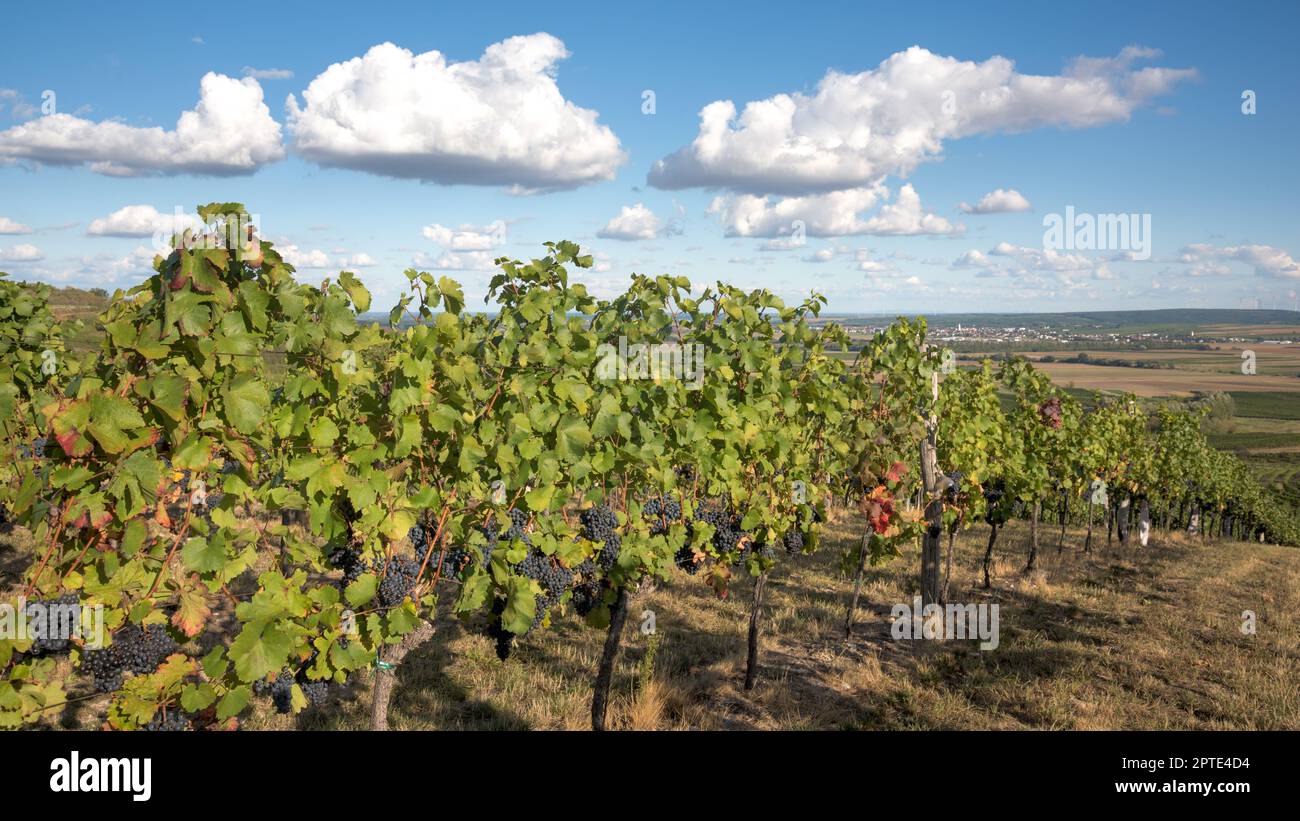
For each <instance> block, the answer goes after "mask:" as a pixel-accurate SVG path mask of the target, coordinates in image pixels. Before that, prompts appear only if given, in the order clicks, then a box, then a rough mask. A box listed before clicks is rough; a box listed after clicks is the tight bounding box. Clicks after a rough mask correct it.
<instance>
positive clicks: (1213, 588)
mask: <svg viewBox="0 0 1300 821" xmlns="http://www.w3.org/2000/svg"><path fill="white" fill-rule="evenodd" d="M855 532H857V522H854V521H844V522H840V523H837V524H834V525H832V526H831V528H830V534H829V535H830V537H831V538H830V539H828V540H827V543H824V544H823V547H822V551H821V552H820V553H819V554H818V555H816V556H804V557H799V558H797V559H795V560H794V561H793V562H790V563H788V564H785V565H784V566H783V567H782V568H781V569H778V570H777V571H776V572H775V573H774V575H773V578H772V580H771V582H770V583H769V586H768V602H769V607H768V609H767V612H766V614H765V620H764V635H763V655H762V670H761V676H760V680H759V684H758V687H757V689H756V690H755V691H753V692H750V693H747V692H745V691H744V689H743V679H744V664H745V630H746V617H747V615H748V609H749V601H750V596H749V590H748V587H747V585H739V586H737V588H736V589H735V591H734V592H733V594H732V598H731V599H729V600H719V599H717V598H715V597H714V596H713V594H712V592H711V591H709V590H708V589H707V588H706V587H704V585H703V584H702V583H701V582H700V581H699V580H697V579H693V578H690V577H687V576H685V575H680V576H677V577H675V578H674V579H673V580H672V582H671V584H668V585H661V586H660V587H659V588H658V589H656V590H654V591H652V592H649V593H646V594H643V595H641V596H638V597H637V598H636V599H635V600H634V602H633V604H632V610H631V613H630V618H629V620H628V630H627V633H626V635H625V640H624V651H623V654H622V656H621V657H620V660H619V664H618V668H617V671H616V675H615V679H614V685H613V697H612V702H611V707H610V723H611V725H612V726H613V727H616V728H620V729H637V730H644V729H830V728H862V729H868V728H914V729H967V728H969V729H1012V728H1043V729H1118V728H1141V729H1156V728H1197V729H1277V728H1291V729H1296V728H1300V664H1298V660H1300V653H1298V652H1297V646H1298V644H1300V625H1298V624H1297V620H1296V613H1297V612H1298V610H1300V608H1298V605H1300V552H1298V551H1296V550H1293V549H1287V548H1277V547H1265V546H1258V545H1244V544H1214V545H1203V544H1201V543H1200V542H1199V541H1196V540H1189V539H1187V538H1185V537H1181V536H1173V537H1168V538H1163V539H1156V540H1153V541H1152V544H1151V546H1149V547H1147V548H1145V549H1143V548H1138V547H1136V546H1133V547H1127V548H1124V549H1123V551H1122V552H1121V551H1120V550H1119V549H1118V547H1116V549H1114V550H1110V551H1108V550H1106V549H1105V548H1104V547H1103V548H1102V549H1101V550H1099V551H1096V552H1094V554H1093V555H1092V556H1082V555H1080V554H1079V553H1078V552H1077V550H1075V549H1074V548H1073V547H1072V546H1073V545H1077V544H1079V543H1081V539H1080V538H1078V535H1079V534H1073V533H1072V534H1070V535H1068V536H1067V539H1066V542H1067V548H1066V550H1065V551H1064V552H1062V553H1059V554H1058V553H1057V551H1056V546H1055V545H1056V542H1055V538H1054V536H1053V537H1050V538H1047V539H1045V549H1044V552H1043V556H1042V558H1043V559H1044V560H1045V561H1044V562H1043V566H1042V569H1041V570H1040V572H1038V573H1036V574H1034V575H1032V576H1029V577H1025V576H1022V575H1021V574H1020V568H1021V567H1022V566H1023V564H1024V560H1025V555H1026V539H1027V534H1026V532H1025V530H1024V528H1018V527H1016V526H1013V527H1012V528H1011V529H1010V532H1009V533H1008V534H1007V537H1006V538H1004V539H1003V538H1000V539H999V542H1000V544H999V550H998V554H999V560H998V563H997V567H996V579H995V583H994V588H993V590H992V591H983V590H980V589H979V588H978V582H979V578H980V576H979V562H980V559H981V558H982V552H983V545H984V543H985V540H986V538H987V531H986V530H985V529H983V528H977V529H975V530H974V531H973V532H972V533H971V534H970V535H968V536H966V537H964V538H962V539H959V540H958V544H957V548H958V549H957V561H956V567H955V570H954V574H953V580H952V597H953V599H954V600H958V601H963V602H989V603H997V604H999V605H1000V614H1001V644H1000V646H999V647H998V648H997V649H996V650H992V651H987V652H984V651H980V650H979V649H978V648H977V646H976V644H975V643H974V642H962V641H954V642H945V643H941V644H938V645H935V646H928V647H927V646H923V645H921V644H913V643H907V642H895V641H893V640H892V639H891V638H890V631H889V623H890V622H889V618H888V616H889V610H890V607H891V606H892V605H893V604H894V603H896V602H905V601H910V598H911V595H912V593H913V592H915V590H916V581H915V575H916V565H917V558H916V556H915V555H914V554H913V555H910V556H908V557H905V558H904V559H900V560H898V561H896V562H894V563H892V564H890V565H887V566H884V567H879V568H874V569H872V570H870V571H869V573H868V578H867V582H866V584H865V586H864V598H863V602H864V606H861V607H860V610H859V614H858V618H857V625H856V628H855V633H854V636H853V638H852V639H850V640H847V641H846V640H845V639H844V637H843V625H844V617H845V611H846V607H847V602H848V598H849V595H850V593H851V585H850V584H849V583H848V582H847V581H846V580H845V579H843V578H842V577H840V576H839V575H838V573H837V572H836V568H837V565H838V552H839V550H841V549H842V548H843V547H844V546H845V545H846V544H848V541H849V540H851V539H853V538H855V535H854V534H855ZM1103 542H1104V537H1103ZM647 610H652V611H654V613H655V616H656V626H657V632H658V647H657V653H656V658H655V663H654V671H653V676H652V677H650V679H649V682H650V683H649V685H648V686H645V687H638V686H637V680H638V678H642V679H644V673H645V670H644V669H643V661H644V657H645V654H646V650H647V644H648V639H647V636H645V635H643V634H642V633H641V632H640V631H639V630H638V629H637V627H638V625H639V623H640V620H641V619H642V618H643V615H642V614H643V613H644V611H647ZM1243 610H1253V611H1254V612H1255V613H1256V614H1257V615H1258V633H1257V634H1256V635H1254V636H1246V635H1243V634H1242V633H1241V631H1240V626H1241V621H1242V619H1241V614H1242V611H1243ZM439 628H440V634H439V635H436V636H435V638H434V640H433V641H432V642H430V644H429V645H427V646H425V647H423V648H421V649H419V650H418V651H416V652H414V653H412V655H411V656H409V657H408V659H407V661H406V663H405V664H404V665H403V667H402V668H401V669H400V671H399V684H398V687H397V688H396V690H395V693H394V698H393V709H392V713H391V715H390V719H391V721H392V723H393V726H394V727H395V728H402V729H506V728H509V729H522V728H533V729H578V728H585V727H586V726H587V724H588V716H589V709H590V702H589V700H590V688H591V680H592V677H593V675H594V671H595V666H596V660H597V658H598V654H599V650H600V644H601V641H602V639H603V634H602V633H600V632H598V631H594V630H590V629H587V628H585V627H583V626H581V625H580V624H578V623H576V621H574V620H568V621H566V622H564V623H561V624H558V625H556V626H555V627H554V628H553V629H552V630H550V631H547V632H541V633H539V634H537V635H533V636H530V637H528V638H527V639H525V640H523V641H521V642H520V643H519V644H518V646H517V649H516V653H515V655H514V656H512V658H511V659H510V660H509V661H508V662H505V663H502V662H500V661H498V660H497V659H496V657H495V655H494V654H493V651H492V645H491V642H490V641H489V640H488V639H486V638H485V637H483V636H481V635H479V634H478V632H477V631H476V630H474V629H472V628H470V629H466V628H465V627H463V626H461V625H460V624H458V623H456V622H454V621H448V620H442V621H440V623H439ZM367 708H368V704H367V696H366V693H365V688H364V686H363V687H361V688H360V692H359V693H358V694H357V700H356V701H355V702H354V703H351V704H344V705H341V706H340V707H339V708H338V709H337V710H333V711H329V712H321V713H316V714H315V715H304V716H301V717H299V718H297V719H289V718H286V717H277V716H265V715H260V716H259V717H258V718H256V719H254V721H253V722H252V723H253V725H254V726H263V727H291V726H299V727H303V728H324V727H331V728H361V727H364V726H365V723H366V721H365V719H366V715H367Z"/></svg>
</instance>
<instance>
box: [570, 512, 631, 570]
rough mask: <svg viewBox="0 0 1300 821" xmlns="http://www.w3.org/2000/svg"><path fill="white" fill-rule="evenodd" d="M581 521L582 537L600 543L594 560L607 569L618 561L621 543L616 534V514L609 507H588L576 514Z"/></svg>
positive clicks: (603, 568) (619, 537)
mask: <svg viewBox="0 0 1300 821" xmlns="http://www.w3.org/2000/svg"><path fill="white" fill-rule="evenodd" d="M578 519H579V521H580V522H581V523H582V538H584V539H587V540H588V541H592V542H595V543H596V544H599V545H602V547H601V548H600V555H599V556H598V557H597V559H596V561H597V562H598V563H599V564H600V568H601V569H602V570H606V571H608V570H609V569H610V568H611V567H613V566H614V565H615V564H616V563H617V562H618V553H619V549H620V548H621V547H622V545H623V540H622V537H621V536H619V535H618V516H616V515H614V511H612V510H610V509H609V507H607V506H605V505H601V506H599V507H589V508H587V509H586V510H584V511H582V513H581V514H579V516H578Z"/></svg>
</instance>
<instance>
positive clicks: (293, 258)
mask: <svg viewBox="0 0 1300 821" xmlns="http://www.w3.org/2000/svg"><path fill="white" fill-rule="evenodd" d="M275 250H276V251H278V252H280V256H281V257H283V258H284V261H285V262H287V263H289V264H290V265H292V266H293V267H294V268H331V267H333V266H332V265H331V264H330V255H329V254H327V253H325V252H324V251H322V250H320V249H319V248H315V249H313V250H310V251H304V250H303V249H301V248H299V247H298V246H297V245H293V244H291V243H286V244H280V245H276V247H275Z"/></svg>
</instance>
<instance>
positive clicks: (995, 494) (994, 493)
mask: <svg viewBox="0 0 1300 821" xmlns="http://www.w3.org/2000/svg"><path fill="white" fill-rule="evenodd" d="M1006 495H1007V492H1006V488H1005V486H1004V485H1003V484H1002V482H1001V481H993V482H989V483H988V484H987V485H985V486H984V501H985V503H986V504H987V505H988V513H987V515H986V516H985V518H986V519H988V523H989V524H991V525H992V524H996V525H1002V524H1006V521H1007V512H1008V511H1007V509H1006V505H1005V504H1004V500H1005V498H1006Z"/></svg>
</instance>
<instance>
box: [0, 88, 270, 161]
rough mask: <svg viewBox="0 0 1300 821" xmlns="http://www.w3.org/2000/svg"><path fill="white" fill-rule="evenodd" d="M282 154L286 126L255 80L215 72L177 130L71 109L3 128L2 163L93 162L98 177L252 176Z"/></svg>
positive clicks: (200, 91)
mask: <svg viewBox="0 0 1300 821" xmlns="http://www.w3.org/2000/svg"><path fill="white" fill-rule="evenodd" d="M283 157H284V146H283V145H282V144H281V142H280V124H279V123H277V122H276V121H275V120H273V119H272V118H271V112H270V111H269V110H268V109H267V107H266V105H265V103H263V102H262V87H261V86H260V85H258V84H257V81H256V80H254V79H252V78H251V77H246V78H244V79H243V80H236V79H234V78H231V77H227V76H225V75H222V74H216V73H212V72H209V73H208V74H205V75H204V76H203V79H202V81H201V82H200V83H199V102H198V105H197V106H195V108H194V109H193V110H192V111H186V112H184V113H182V114H181V115H180V118H179V119H178V120H177V121H176V128H175V130H173V131H166V130H164V129H162V128H158V127H153V128H138V127H135V126H130V125H125V124H123V123H120V122H114V121H111V120H105V121H103V122H98V123H96V122H92V121H90V120H84V119H82V118H80V117H77V116H75V115H72V114H50V115H48V116H45V117H40V118H38V119H35V120H32V121H31V122H27V123H23V124H22V125H17V126H14V127H13V128H10V129H8V130H7V131H0V163H3V162H11V163H12V162H15V161H27V162H35V163H41V164H46V165H89V166H90V169H91V170H92V171H95V172H96V173H99V174H106V175H109V176H118V177H133V176H141V175H149V174H167V175H170V174H208V175H213V176H233V175H238V174H251V173H253V172H254V171H256V170H257V169H258V168H261V167H262V166H263V165H265V164H267V163H270V162H275V161H277V160H279V159H282V158H283Z"/></svg>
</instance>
